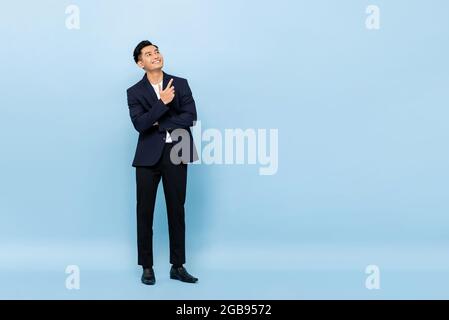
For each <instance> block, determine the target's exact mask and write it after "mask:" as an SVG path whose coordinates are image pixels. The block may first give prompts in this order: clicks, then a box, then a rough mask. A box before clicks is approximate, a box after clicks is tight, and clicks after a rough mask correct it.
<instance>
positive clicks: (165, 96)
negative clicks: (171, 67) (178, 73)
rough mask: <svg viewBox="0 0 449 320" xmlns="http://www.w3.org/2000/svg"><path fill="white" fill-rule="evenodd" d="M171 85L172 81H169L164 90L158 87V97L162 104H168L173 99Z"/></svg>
mask: <svg viewBox="0 0 449 320" xmlns="http://www.w3.org/2000/svg"><path fill="white" fill-rule="evenodd" d="M172 83H173V79H170V81H169V82H168V84H167V87H166V88H165V89H164V90H162V87H161V85H159V96H160V97H161V100H162V102H163V103H164V104H169V103H170V102H172V100H173V98H174V97H175V87H172V86H171V84H172Z"/></svg>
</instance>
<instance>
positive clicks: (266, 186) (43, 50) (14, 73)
mask: <svg viewBox="0 0 449 320" xmlns="http://www.w3.org/2000/svg"><path fill="white" fill-rule="evenodd" d="M0 6H1V10H0V25H1V28H0V39H1V42H2V44H1V50H0V112H1V116H0V150H1V157H0V181H1V182H0V282H1V286H0V298H3V299H34V298H40V299H42V298H43V299H109V298H112V299H215V298H225V299H314V298H319V299H321V298H325V299H327V298H331V299H335V298H336V299H345V298H360V299H390V298H401V299H402V298H447V297H449V269H448V268H449V258H448V257H449V256H448V244H449V226H448V225H449V215H448V212H449V202H448V190H449V188H448V181H449V170H448V163H449V151H448V150H449V149H448V147H447V143H448V138H449V130H448V125H447V123H448V117H449V111H448V106H449V90H448V88H449V62H448V59H447V57H449V42H448V39H449V19H448V12H449V3H448V2H447V1H444V0H432V1H423V0H413V1H405V0H397V1H385V0H369V1H368V0H366V1H365V0H351V1H332V0H319V1H296V0H295V1H293V0H289V1H288V0H279V1H274V2H273V1H264V0H262V1H238V0H231V1H230V0H227V1H221V0H217V1H209V0H191V1H181V0H168V1H148V0H147V1H143V0H142V1H137V0H133V1H105V0H95V1H86V0H74V1H56V0H53V1H52V0H43V1H2V3H1V5H0ZM144 39H147V40H150V41H152V42H153V43H155V44H157V45H158V46H159V49H160V51H161V53H162V54H163V55H164V58H165V65H164V69H163V70H164V71H165V72H167V73H169V74H173V75H176V76H179V77H183V78H186V79H188V81H189V85H190V88H191V90H192V93H193V97H194V99H195V102H196V108H197V113H198V121H197V123H196V125H195V126H193V127H192V128H191V129H192V132H193V133H194V139H195V143H196V145H197V148H198V152H199V155H200V159H199V161H197V162H196V163H193V164H190V165H189V167H188V185H187V196H186V246H187V257H186V258H187V262H186V266H187V267H188V269H189V271H191V272H192V273H193V274H195V275H196V276H198V277H199V279H200V280H199V282H198V283H197V284H195V285H187V284H183V283H180V282H176V281H171V280H170V279H169V274H168V271H169V267H170V264H169V253H168V252H169V250H168V248H169V247H168V232H167V231H168V230H167V229H168V228H167V214H166V207H165V200H164V197H163V189H162V185H160V186H159V192H158V195H157V204H156V208H155V221H154V250H155V251H154V252H155V265H154V268H155V272H156V277H157V279H158V282H157V285H156V286H154V287H148V286H144V285H142V284H141V283H140V281H139V277H140V272H141V269H140V268H139V266H138V265H137V247H136V244H137V239H136V190H135V188H136V184H135V183H136V176H135V168H133V167H132V166H131V163H132V160H133V156H134V151H135V148H136V144H137V137H138V132H137V131H136V130H135V129H134V127H133V125H132V123H131V119H130V116H129V109H128V105H127V99H126V89H127V88H129V87H130V86H131V85H133V84H135V83H136V82H138V81H139V80H140V79H141V78H142V76H143V71H142V69H139V68H138V67H137V66H136V64H135V63H134V61H133V57H132V51H133V49H134V47H135V46H136V45H137V43H138V42H140V41H141V40H144Z"/></svg>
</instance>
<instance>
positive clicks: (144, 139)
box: [127, 72, 198, 167]
mask: <svg viewBox="0 0 449 320" xmlns="http://www.w3.org/2000/svg"><path fill="white" fill-rule="evenodd" d="M163 75H164V77H163V82H162V83H163V86H162V88H163V89H165V87H166V86H167V84H168V82H169V81H170V79H173V83H172V85H173V86H174V87H175V97H174V99H173V101H172V102H170V103H169V104H168V105H164V103H163V102H162V101H161V100H159V99H158V98H157V95H156V92H154V89H153V87H152V86H151V83H150V82H149V81H148V79H147V76H146V74H145V75H144V76H143V78H142V80H140V81H139V82H138V83H136V84H135V85H133V86H132V87H130V88H129V89H128V90H127V96H128V107H129V114H130V117H131V121H132V123H133V125H134V128H135V129H136V130H137V131H138V132H139V140H138V142H137V148H136V153H135V156H134V160H133V163H132V166H134V167H137V166H150V165H153V164H155V163H156V162H157V161H158V160H159V158H160V157H161V155H162V149H163V147H164V144H165V136H166V133H165V130H168V131H169V133H170V132H171V131H173V130H174V129H177V128H184V129H186V130H187V132H188V133H189V139H190V152H189V156H190V157H188V159H189V161H188V162H193V161H196V160H198V154H197V150H196V147H195V144H194V142H193V137H192V132H191V130H190V127H191V126H193V125H194V121H196V119H197V116H196V107H195V100H194V99H193V97H192V91H191V90H190V87H189V84H188V82H187V80H186V79H183V78H180V77H175V76H172V75H169V74H167V73H165V72H164V73H163ZM156 121H157V122H158V123H159V126H153V124H154V123H155V122H156ZM180 141H181V139H180V140H179V141H177V142H175V144H176V143H179V142H180Z"/></svg>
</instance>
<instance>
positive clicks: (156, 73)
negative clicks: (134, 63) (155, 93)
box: [147, 69, 164, 84]
mask: <svg viewBox="0 0 449 320" xmlns="http://www.w3.org/2000/svg"><path fill="white" fill-rule="evenodd" d="M163 78H164V74H163V72H162V69H159V70H153V71H147V79H148V81H150V83H151V84H158V83H159V82H161V81H162V79H163Z"/></svg>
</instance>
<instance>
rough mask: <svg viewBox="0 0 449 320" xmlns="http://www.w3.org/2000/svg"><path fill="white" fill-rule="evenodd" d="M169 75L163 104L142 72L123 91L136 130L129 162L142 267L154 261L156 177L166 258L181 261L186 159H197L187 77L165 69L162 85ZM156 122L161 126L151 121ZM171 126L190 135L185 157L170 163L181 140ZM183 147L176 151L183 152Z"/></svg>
mask: <svg viewBox="0 0 449 320" xmlns="http://www.w3.org/2000/svg"><path fill="white" fill-rule="evenodd" d="M170 79H173V83H172V85H173V86H174V87H175V97H174V99H173V100H172V102H170V103H169V104H167V105H165V104H164V103H163V102H162V101H161V100H159V99H158V98H157V95H156V92H155V91H154V89H153V87H152V85H151V83H150V82H149V81H148V79H147V76H146V75H144V77H143V78H142V80H140V81H139V82H138V83H136V84H135V85H133V86H132V87H130V88H129V89H128V90H127V95H128V106H129V115H130V117H131V121H132V123H133V125H134V128H135V129H136V130H137V131H138V132H139V140H138V143H137V148H136V153H135V156H134V161H133V163H132V166H133V167H136V194H137V207H136V209H137V210H136V211H137V249H138V264H139V265H142V266H143V267H144V268H147V267H152V266H153V216H154V207H155V202H156V193H157V189H158V185H159V182H160V180H161V179H162V184H163V187H164V195H165V203H166V207H167V217H168V231H169V239H170V262H171V263H172V264H174V265H177V266H178V265H182V264H184V263H185V260H186V257H185V211H184V203H185V198H186V186H187V164H188V163H189V162H193V161H196V160H198V155H197V151H196V148H195V145H194V142H193V137H192V133H191V131H190V126H193V125H194V121H196V107H195V101H194V99H193V97H192V92H191V90H190V88H189V85H188V83H187V80H186V79H183V78H179V77H175V76H172V75H168V74H166V73H165V72H164V73H163V82H162V83H163V86H162V88H163V89H165V88H166V86H167V84H168V82H169V81H170ZM155 122H158V123H159V125H156V126H155V125H154V123H155ZM175 129H185V130H186V131H187V132H188V134H187V135H184V136H185V137H186V138H188V139H189V140H190V150H187V151H189V155H188V157H186V158H185V159H186V161H182V162H181V163H178V164H176V163H173V162H172V161H171V158H170V152H171V150H172V148H173V147H174V146H175V145H176V144H178V143H180V142H182V138H180V139H178V140H177V141H175V139H174V138H175V137H174V135H173V134H174V132H173V130H175ZM166 130H167V131H168V132H169V133H172V135H171V136H172V140H173V142H171V143H166V141H165V138H166ZM183 152H185V150H182V152H178V155H180V156H183V159H184V157H185V155H182V153H183Z"/></svg>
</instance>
